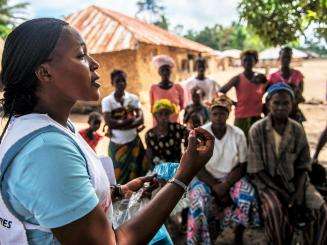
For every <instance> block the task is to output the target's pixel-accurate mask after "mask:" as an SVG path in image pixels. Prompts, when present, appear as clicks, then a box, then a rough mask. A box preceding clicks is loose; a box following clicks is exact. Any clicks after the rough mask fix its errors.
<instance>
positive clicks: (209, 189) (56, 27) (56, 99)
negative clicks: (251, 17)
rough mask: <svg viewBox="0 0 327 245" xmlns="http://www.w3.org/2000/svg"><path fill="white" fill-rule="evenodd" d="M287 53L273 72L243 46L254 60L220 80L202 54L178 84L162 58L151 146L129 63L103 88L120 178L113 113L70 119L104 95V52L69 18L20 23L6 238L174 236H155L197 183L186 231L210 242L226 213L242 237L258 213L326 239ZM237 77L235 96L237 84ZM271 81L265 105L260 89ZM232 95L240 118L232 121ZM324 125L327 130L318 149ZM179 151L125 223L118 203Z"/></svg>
mask: <svg viewBox="0 0 327 245" xmlns="http://www.w3.org/2000/svg"><path fill="white" fill-rule="evenodd" d="M280 56H281V57H280V59H281V64H282V67H281V69H280V71H278V72H277V73H275V74H273V75H271V76H270V77H269V78H268V81H267V80H266V78H265V76H263V75H262V74H257V73H255V72H254V71H253V70H252V69H253V67H254V65H255V64H256V62H257V60H258V57H257V53H256V52H253V51H246V52H244V53H243V54H242V57H241V59H242V64H243V67H244V72H243V73H242V74H240V75H238V76H237V77H235V78H233V79H232V80H231V81H230V82H229V83H227V84H226V85H225V86H223V87H222V88H219V86H218V85H217V84H216V83H215V82H214V81H213V80H211V79H209V78H207V77H206V76H205V68H206V64H205V60H204V59H202V58H199V59H198V60H197V61H196V67H197V71H198V74H197V75H196V77H194V78H190V79H189V80H187V81H185V82H183V83H182V84H181V86H180V85H178V84H177V83H174V82H173V81H171V72H172V69H174V62H173V60H172V59H171V58H169V57H167V56H158V57H155V59H154V64H155V65H156V67H157V69H158V71H159V75H160V76H161V81H160V82H159V83H158V84H156V85H153V87H152V88H151V91H150V101H151V107H152V108H151V109H152V113H153V117H154V120H153V128H152V129H150V130H149V131H148V132H147V133H146V137H145V138H146V144H147V145H146V146H147V147H146V149H144V146H143V144H142V141H141V140H140V137H139V136H138V133H139V132H140V131H141V130H143V129H144V118H143V112H142V109H141V106H140V102H139V99H138V97H137V96H136V95H133V94H131V93H128V92H127V91H125V89H126V83H127V75H126V73H125V72H124V71H121V70H115V71H114V72H112V74H111V81H112V84H113V86H114V87H115V91H114V92H113V93H112V94H110V95H109V96H107V97H105V98H104V99H103V101H102V112H103V113H102V114H103V117H104V119H105V123H106V129H107V132H106V135H107V136H108V137H110V144H109V156H110V157H111V159H112V161H113V165H114V168H115V174H116V179H117V182H118V183H120V184H121V185H120V186H119V185H113V184H114V183H111V181H109V178H108V176H107V175H106V171H105V169H104V167H103V165H102V162H101V159H100V158H99V157H98V156H97V155H96V154H95V151H94V149H95V147H96V145H97V143H98V141H99V139H100V138H101V135H99V134H98V133H96V131H97V130H98V129H99V127H100V124H101V119H102V115H101V114H98V113H92V114H91V115H90V118H89V124H90V127H89V128H87V129H86V130H82V131H81V132H80V133H78V132H77V131H76V128H75V126H74V124H73V123H72V122H71V121H70V120H69V114H70V112H71V109H72V107H73V106H74V104H75V103H76V102H77V101H79V100H81V101H97V100H98V99H99V87H100V86H101V84H100V83H98V82H97V80H98V79H99V76H98V74H97V72H96V71H97V69H98V68H99V64H98V63H97V62H96V60H94V59H93V58H92V57H91V56H90V55H89V54H88V49H87V46H86V44H85V42H84V40H83V38H82V37H81V35H80V34H79V33H78V31H77V30H75V29H74V28H73V27H71V26H69V24H68V23H67V22H65V21H63V20H59V19H54V18H39V19H32V20H29V21H26V22H24V23H22V24H20V25H19V26H18V27H16V28H15V29H14V30H13V31H12V32H11V33H10V34H9V35H8V37H7V38H6V41H5V45H4V50H3V55H2V64H1V82H2V84H3V90H4V95H3V99H2V101H1V102H2V105H3V112H4V116H5V117H7V118H8V120H7V122H6V124H5V127H4V129H3V131H2V134H1V136H0V142H1V144H0V160H1V161H0V243H1V244H9V245H11V244H14V245H15V244H23V245H27V244H30V245H41V244H42V245H44V244H46V245H48V244H49V245H50V244H148V243H150V244H171V243H172V241H171V239H170V238H169V235H168V236H166V235H164V237H163V239H159V240H158V241H159V243H156V241H154V240H153V239H155V238H156V237H157V235H158V234H159V235H160V233H161V232H160V231H161V230H162V229H161V227H163V226H162V225H163V224H164V222H165V220H167V218H168V217H169V215H170V214H171V212H172V211H173V209H174V207H175V206H176V205H177V203H178V201H179V200H180V199H181V198H182V196H183V195H184V194H185V191H186V190H188V191H187V194H186V196H187V197H188V199H189V203H190V204H189V210H188V212H187V213H186V214H187V219H186V221H187V243H188V244H212V243H213V241H214V240H215V238H216V236H217V234H218V233H219V232H220V231H221V230H223V229H224V228H225V227H227V226H233V227H234V228H235V233H236V236H235V240H236V242H238V243H239V244H241V242H242V234H243V231H244V228H246V227H248V226H259V225H260V226H263V227H264V229H265V232H266V236H267V238H268V240H269V242H270V243H273V244H289V240H290V239H291V237H292V236H293V234H294V233H295V232H296V231H298V230H299V229H302V230H303V234H304V236H303V237H304V240H305V241H306V242H307V243H308V244H326V243H327V240H326V236H327V232H326V222H327V219H326V203H325V202H324V200H323V198H322V197H321V196H320V194H319V193H318V192H317V191H316V189H315V188H314V187H313V186H312V185H311V184H310V181H309V178H308V171H310V153H309V145H308V142H307V139H306V135H305V132H304V130H303V127H302V126H301V122H302V121H303V120H304V119H305V118H304V117H303V114H302V113H301V111H300V109H299V107H298V103H300V102H301V101H303V97H302V91H303V76H302V75H301V74H300V73H299V72H298V71H296V70H294V69H292V68H290V61H291V56H292V52H291V49H289V48H284V49H283V50H282V51H281V54H280ZM232 87H235V89H236V90H237V102H233V101H232V100H231V99H230V98H228V97H227V95H226V93H227V91H228V90H229V89H231V88H232ZM219 92H221V93H225V94H223V95H220V94H219ZM265 92H266V93H267V96H266V97H265V107H264V108H265V109H263V104H262V101H261V100H260V99H258V97H260V98H262V97H263V94H264V93H265ZM203 100H206V101H203ZM206 102H208V103H206ZM233 105H235V111H236V115H235V116H236V120H235V124H237V125H238V126H236V125H229V124H227V123H226V121H227V119H228V117H229V114H230V112H231V110H232V106H233ZM183 110H184V115H183V120H181V119H180V118H181V114H180V113H181V112H182V111H183ZM263 112H265V113H266V115H265V117H264V118H263V119H260V118H259V117H262V116H263V115H262V114H263ZM293 119H295V120H293ZM182 121H183V122H182ZM255 121H256V122H255ZM185 125H186V126H185ZM83 137H84V139H85V140H84V139H83ZM326 138H327V137H326V130H325V133H324V134H323V135H322V136H321V138H320V140H319V144H318V147H317V151H316V153H315V156H314V161H316V160H317V159H318V155H319V151H320V149H321V148H322V146H323V145H324V144H325V143H326ZM186 145H187V148H186V150H184V148H185V146H186ZM182 153H183V154H182ZM168 161H176V162H179V167H178V169H177V170H176V173H175V174H174V176H173V177H172V178H171V179H170V180H169V181H168V182H167V183H166V184H165V185H164V186H163V187H162V188H161V189H160V190H159V191H158V192H157V193H156V195H155V196H154V197H153V198H152V199H151V200H149V202H148V204H147V205H145V206H144V207H143V208H142V210H141V211H140V212H138V214H137V215H135V216H134V217H132V218H130V219H129V220H128V221H127V222H124V223H123V224H121V225H120V226H119V227H116V228H114V227H113V225H112V224H113V222H112V221H113V219H114V218H115V217H114V215H115V214H114V213H113V206H112V203H114V202H115V201H116V199H118V197H119V198H123V197H128V196H130V195H131V194H132V193H133V192H136V191H139V190H144V189H143V188H144V185H145V183H148V184H149V185H150V186H151V187H153V188H154V187H156V184H157V181H156V179H155V176H145V177H142V175H144V174H146V172H147V171H148V170H151V168H153V167H154V166H155V165H156V164H158V163H161V164H165V163H166V162H168ZM163 166H167V165H163ZM112 172H113V171H110V173H112ZM139 176H141V177H139ZM109 188H110V189H109ZM147 190H149V189H147Z"/></svg>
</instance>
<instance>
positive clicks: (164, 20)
mask: <svg viewBox="0 0 327 245" xmlns="http://www.w3.org/2000/svg"><path fill="white" fill-rule="evenodd" d="M153 24H154V25H156V26H159V27H160V28H162V29H164V30H169V21H168V19H167V17H166V16H165V15H163V14H162V15H160V20H158V21H155V22H154V23H153Z"/></svg>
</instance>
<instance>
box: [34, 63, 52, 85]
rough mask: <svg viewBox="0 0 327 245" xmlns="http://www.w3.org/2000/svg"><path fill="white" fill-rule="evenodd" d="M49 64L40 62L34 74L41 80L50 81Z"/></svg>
mask: <svg viewBox="0 0 327 245" xmlns="http://www.w3.org/2000/svg"><path fill="white" fill-rule="evenodd" d="M48 68H49V66H48V65H46V64H41V65H40V66H39V67H38V68H36V70H35V75H36V77H37V78H38V80H39V81H41V82H50V81H51V75H50V73H49V69H48Z"/></svg>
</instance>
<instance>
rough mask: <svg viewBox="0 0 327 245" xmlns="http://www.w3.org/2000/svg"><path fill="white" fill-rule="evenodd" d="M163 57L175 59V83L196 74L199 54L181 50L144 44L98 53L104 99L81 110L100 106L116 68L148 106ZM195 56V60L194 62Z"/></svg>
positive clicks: (173, 76)
mask: <svg viewBox="0 0 327 245" xmlns="http://www.w3.org/2000/svg"><path fill="white" fill-rule="evenodd" d="M159 54H166V55H169V56H170V57H172V58H173V59H174V61H175V63H176V67H175V68H174V69H173V74H172V80H173V81H175V82H180V81H182V80H185V79H186V78H188V77H190V76H191V75H192V74H193V73H194V60H195V58H196V57H197V56H198V53H197V52H194V51H189V50H185V49H180V48H174V47H167V46H157V45H151V44H145V43H140V44H139V47H138V49H137V50H123V51H117V52H112V53H103V54H95V55H92V57H93V58H94V59H95V60H96V61H97V62H99V64H100V68H99V69H98V70H97V73H98V74H99V75H100V80H99V82H100V83H101V88H100V100H99V101H98V102H91V103H89V102H88V103H81V102H80V103H78V105H77V107H83V106H84V105H85V104H86V105H93V106H95V105H99V102H100V101H101V99H102V98H103V97H105V96H107V95H108V94H109V93H111V92H112V91H113V89H114V88H113V86H112V85H111V81H110V73H111V72H112V71H113V70H114V69H121V70H124V71H125V72H126V73H127V90H128V91H129V92H132V93H135V94H137V95H138V96H139V97H140V99H141V102H142V103H143V104H146V103H147V100H148V96H149V89H150V87H151V85H152V84H153V83H157V82H159V81H160V77H159V74H158V71H157V70H156V68H155V67H154V65H153V64H152V58H153V57H154V56H156V55H159ZM191 56H192V57H193V60H192V59H190V57H191ZM183 62H184V66H183V65H182V63H183ZM185 64H186V65H185ZM211 64H214V63H212V62H209V65H210V66H212V65H211ZM216 69H217V68H216V65H215V66H212V67H211V68H210V69H208V72H209V71H213V70H216Z"/></svg>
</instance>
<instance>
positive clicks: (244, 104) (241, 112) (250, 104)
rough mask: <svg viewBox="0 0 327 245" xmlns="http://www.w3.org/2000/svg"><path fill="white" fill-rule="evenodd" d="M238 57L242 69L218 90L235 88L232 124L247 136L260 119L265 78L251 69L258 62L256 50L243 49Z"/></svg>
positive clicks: (224, 91) (223, 90)
mask: <svg viewBox="0 0 327 245" xmlns="http://www.w3.org/2000/svg"><path fill="white" fill-rule="evenodd" d="M240 58H241V61H242V66H243V68H244V71H243V72H242V73H241V74H239V75H237V76H235V77H233V78H232V79H231V80H230V81H229V82H228V83H227V84H225V85H224V86H223V87H222V88H221V89H220V92H222V93H227V92H228V91H229V90H230V89H232V88H233V87H234V88H235V90H236V97H237V103H236V106H235V122H234V124H235V126H237V127H239V128H240V129H242V130H243V132H244V133H245V136H247V135H248V131H249V129H250V127H251V125H252V124H253V123H255V122H256V121H258V120H260V119H261V113H262V97H263V94H264V92H265V88H266V82H267V79H266V77H265V75H263V74H261V73H256V72H254V71H253V68H254V66H255V64H256V63H257V62H258V52H257V51H255V50H247V51H244V52H242V53H241V57H240Z"/></svg>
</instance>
